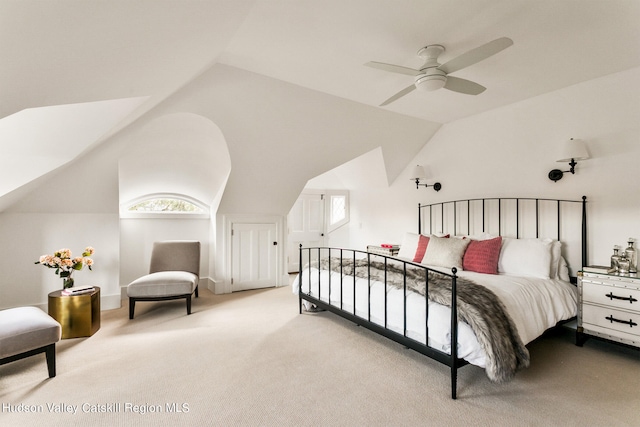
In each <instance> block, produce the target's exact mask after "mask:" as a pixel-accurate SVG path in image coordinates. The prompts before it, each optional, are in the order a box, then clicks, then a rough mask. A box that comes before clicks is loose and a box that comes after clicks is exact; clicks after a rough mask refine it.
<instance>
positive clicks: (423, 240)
mask: <svg viewBox="0 0 640 427" xmlns="http://www.w3.org/2000/svg"><path fill="white" fill-rule="evenodd" d="M428 245H429V237H427V236H423V235H422V234H421V235H420V236H418V249H416V254H415V255H414V257H413V262H422V258H424V253H425V252H426V251H427V246H428Z"/></svg>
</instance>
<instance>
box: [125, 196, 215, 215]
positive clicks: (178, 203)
mask: <svg viewBox="0 0 640 427" xmlns="http://www.w3.org/2000/svg"><path fill="white" fill-rule="evenodd" d="M128 211H129V212H189V213H202V212H204V210H203V209H202V208H201V207H200V206H196V205H194V204H193V203H191V202H189V201H187V200H180V199H175V198H166V197H162V198H156V199H150V200H145V201H143V202H140V203H136V204H135V205H133V206H131V207H129V209H128Z"/></svg>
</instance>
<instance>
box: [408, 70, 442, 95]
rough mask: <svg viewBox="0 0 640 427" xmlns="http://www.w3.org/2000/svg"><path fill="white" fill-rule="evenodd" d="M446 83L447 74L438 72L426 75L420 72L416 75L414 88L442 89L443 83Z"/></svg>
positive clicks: (425, 89) (426, 89)
mask: <svg viewBox="0 0 640 427" xmlns="http://www.w3.org/2000/svg"><path fill="white" fill-rule="evenodd" d="M446 83H447V76H443V75H440V74H434V75H426V74H421V75H419V76H418V77H416V81H415V84H416V88H417V89H418V90H422V91H428V92H431V91H434V90H438V89H442V88H443V87H444V85H445V84H446Z"/></svg>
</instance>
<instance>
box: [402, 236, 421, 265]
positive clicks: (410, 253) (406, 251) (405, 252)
mask: <svg viewBox="0 0 640 427" xmlns="http://www.w3.org/2000/svg"><path fill="white" fill-rule="evenodd" d="M419 240H420V236H419V235H418V234H416V233H409V232H407V233H405V234H404V238H403V239H402V244H401V245H400V250H399V251H398V258H403V259H408V260H409V261H413V258H414V257H415V256H416V251H417V250H418V241H419Z"/></svg>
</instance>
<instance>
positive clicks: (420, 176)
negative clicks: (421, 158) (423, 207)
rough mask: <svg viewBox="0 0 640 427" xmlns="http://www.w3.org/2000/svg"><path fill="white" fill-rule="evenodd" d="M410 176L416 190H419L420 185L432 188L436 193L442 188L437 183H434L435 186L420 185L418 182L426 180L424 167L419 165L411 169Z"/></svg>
mask: <svg viewBox="0 0 640 427" xmlns="http://www.w3.org/2000/svg"><path fill="white" fill-rule="evenodd" d="M411 176H412V178H411V180H412V181H415V182H416V188H420V186H421V185H422V186H423V187H433V189H434V190H436V191H440V189H441V188H442V184H440V183H439V182H436V183H435V184H421V183H420V180H426V179H427V178H428V177H427V173H426V172H425V169H424V167H422V166H420V165H417V166H416V167H415V168H414V169H413V174H412V175H411Z"/></svg>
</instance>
